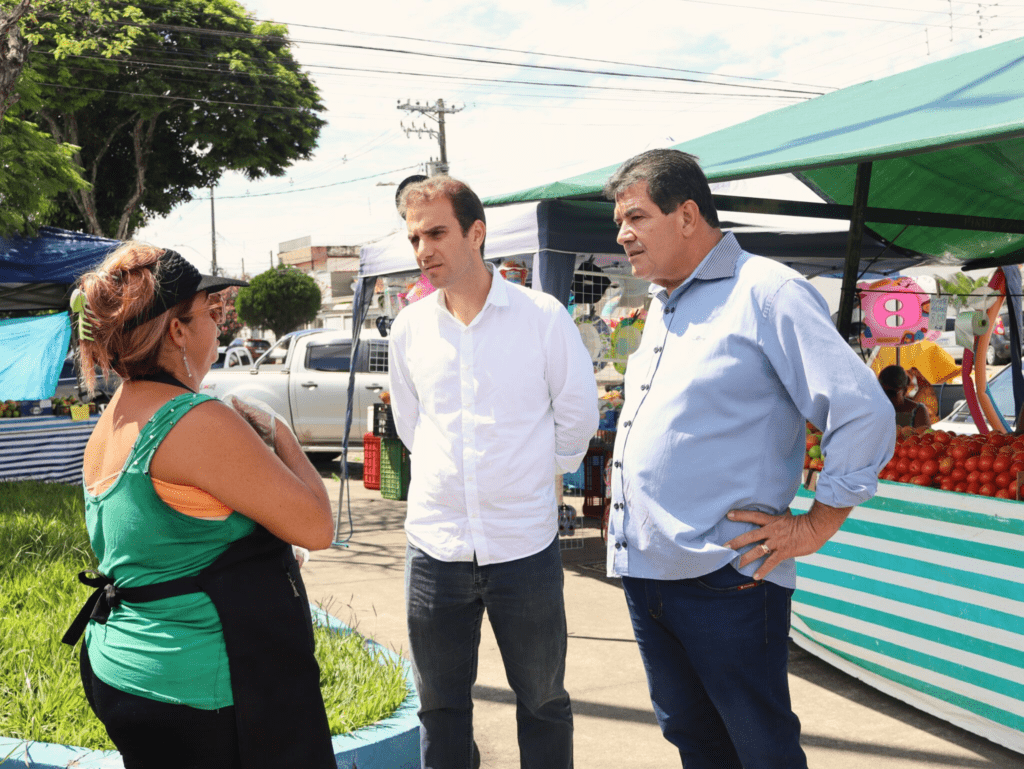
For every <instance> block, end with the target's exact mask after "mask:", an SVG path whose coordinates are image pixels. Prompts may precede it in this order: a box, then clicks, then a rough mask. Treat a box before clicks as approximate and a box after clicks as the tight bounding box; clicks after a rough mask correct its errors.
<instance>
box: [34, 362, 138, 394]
mask: <svg viewBox="0 0 1024 769" xmlns="http://www.w3.org/2000/svg"><path fill="white" fill-rule="evenodd" d="M120 386H121V377H119V376H118V375H117V374H115V373H113V372H111V373H110V376H109V377H108V378H106V379H104V378H103V377H102V376H101V375H100V368H99V366H97V367H96V395H95V396H93V398H92V399H91V400H94V401H97V402H103V403H106V402H107V401H109V400H110V398H111V397H112V396H113V395H114V393H115V392H116V391H117V388H118V387H120ZM71 396H74V397H75V398H78V399H79V400H86V397H85V388H84V385H83V387H82V388H79V385H78V376H77V374H76V371H75V358H74V356H73V355H68V356H67V357H66V358H65V359H64V364H63V365H62V366H61V369H60V378H59V379H58V380H57V389H56V390H55V391H54V393H53V395H52V396H51V397H53V398H68V397H71Z"/></svg>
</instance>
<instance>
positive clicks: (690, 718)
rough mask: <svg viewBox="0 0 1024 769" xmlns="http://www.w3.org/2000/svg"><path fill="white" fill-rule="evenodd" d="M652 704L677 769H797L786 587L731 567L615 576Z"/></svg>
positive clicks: (802, 761) (801, 762)
mask: <svg viewBox="0 0 1024 769" xmlns="http://www.w3.org/2000/svg"><path fill="white" fill-rule="evenodd" d="M622 586H623V588H624V589H625V592H626V603H627V604H628V605H629V614H630V618H631V619H632V620H633V632H634V633H635V635H636V640H637V644H638V645H639V647H640V656H641V657H642V658H643V661H644V667H645V668H646V670H647V684H648V687H649V688H650V690H651V702H652V703H653V705H654V712H655V715H657V717H658V723H659V724H660V725H661V731H662V734H664V735H665V739H667V740H668V741H669V742H671V743H672V744H673V745H675V746H676V747H677V748H679V755H680V757H681V758H682V760H683V766H684V767H685V769H804V768H805V767H806V766H807V759H806V757H805V756H804V752H803V750H802V749H801V747H800V721H799V720H798V719H797V717H796V715H795V714H794V713H793V710H792V707H791V706H790V700H789V679H788V677H787V670H786V667H787V663H788V660H789V612H790V598H791V596H792V594H793V591H792V590H788V589H786V588H783V587H779V586H778V585H774V584H772V583H771V582H760V583H753V582H752V581H751V579H750V577H745V576H743V575H742V574H740V573H739V572H738V571H736V570H735V569H734V568H733V567H732V566H726V567H724V568H722V569H719V570H718V571H716V572H712V573H711V574H706V575H704V576H703V577H698V578H695V579H680V580H656V579H639V578H635V577H623V578H622Z"/></svg>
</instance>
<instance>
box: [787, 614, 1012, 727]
mask: <svg viewBox="0 0 1024 769" xmlns="http://www.w3.org/2000/svg"><path fill="white" fill-rule="evenodd" d="M797 632H799V631H797ZM801 635H803V636H804V637H805V638H810V640H812V641H813V642H814V643H816V644H818V645H819V646H821V647H822V648H825V649H828V650H829V651H830V652H832V653H833V654H835V655H836V656H838V657H842V658H843V659H845V660H846V661H847V662H850V663H851V664H853V665H856V666H857V667H860V668H863V669H864V670H867V671H870V672H872V673H874V674H875V675H877V676H879V677H880V678H885V679H886V680H889V681H892V682H893V683H896V684H899V685H901V686H903V687H905V688H907V689H910V690H913V691H917V692H921V693H922V694H927V695H929V696H931V697H934V698H935V699H937V700H942V701H943V702H948V703H950V704H952V705H956V706H957V707H959V708H962V709H964V710H966V711H968V712H971V713H976V714H977V715H979V716H981V717H983V718H987V719H988V720H989V721H993V722H995V723H998V724H1002V725H1004V726H1006V727H1009V728H1010V729H1013V730H1015V731H1017V732H1021V733H1024V716H1021V715H1019V714H1017V713H1011V712H1009V711H1007V710H1003V709H1002V708H997V707H995V706H993V705H990V704H989V703H987V702H980V701H978V700H975V699H973V698H971V697H967V696H964V695H963V694H959V693H956V692H951V691H949V690H948V689H943V688H942V687H939V686H935V685H933V684H930V683H927V682H925V681H921V680H920V679H917V678H913V677H912V676H908V675H905V674H903V673H899V672H897V671H895V670H891V669H890V668H887V667H883V666H881V665H878V664H877V663H874V662H871V661H869V660H866V659H862V658H860V657H856V656H853V655H851V654H848V653H846V652H844V651H841V650H839V649H837V648H835V647H833V646H831V645H829V644H828V643H826V642H825V641H823V640H822V639H821V638H819V637H818V636H816V635H812V636H808V635H807V634H806V633H801Z"/></svg>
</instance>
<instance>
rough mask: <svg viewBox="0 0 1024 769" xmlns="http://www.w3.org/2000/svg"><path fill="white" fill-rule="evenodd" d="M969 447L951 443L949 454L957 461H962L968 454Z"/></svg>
mask: <svg viewBox="0 0 1024 769" xmlns="http://www.w3.org/2000/svg"><path fill="white" fill-rule="evenodd" d="M970 453H971V452H970V449H968V448H967V447H966V446H964V445H962V444H959V443H958V444H951V445H950V447H949V455H950V456H951V457H953V459H955V460H956V461H957V462H963V461H964V460H966V459H967V457H969V456H970Z"/></svg>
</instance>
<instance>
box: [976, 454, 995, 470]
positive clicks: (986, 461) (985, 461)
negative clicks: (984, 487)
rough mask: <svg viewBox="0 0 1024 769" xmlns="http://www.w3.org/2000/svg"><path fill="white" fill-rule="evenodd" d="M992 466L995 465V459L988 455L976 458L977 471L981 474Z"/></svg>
mask: <svg viewBox="0 0 1024 769" xmlns="http://www.w3.org/2000/svg"><path fill="white" fill-rule="evenodd" d="M993 464H995V457H993V456H990V455H988V454H982V455H981V456H980V457H978V469H979V470H981V471H982V472H985V471H986V470H991V469H992V465H993Z"/></svg>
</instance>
